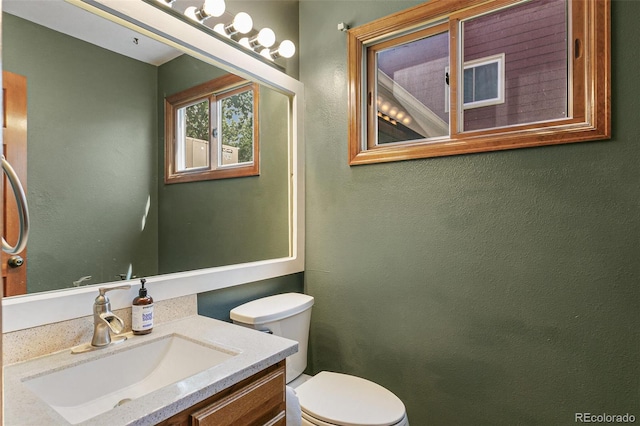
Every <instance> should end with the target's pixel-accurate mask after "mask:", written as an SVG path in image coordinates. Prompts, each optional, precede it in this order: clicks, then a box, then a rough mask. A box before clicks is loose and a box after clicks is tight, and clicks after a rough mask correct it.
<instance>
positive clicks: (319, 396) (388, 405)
mask: <svg viewBox="0 0 640 426" xmlns="http://www.w3.org/2000/svg"><path fill="white" fill-rule="evenodd" d="M295 391H296V394H297V395H298V399H299V401H300V406H301V408H302V418H303V420H306V421H307V424H313V425H318V426H364V425H366V426H400V425H405V424H408V423H407V422H406V413H405V407H404V404H403V403H402V401H400V399H399V398H398V397H397V396H395V395H394V394H393V393H392V392H390V391H389V390H387V389H385V388H383V387H382V386H380V385H378V384H376V383H373V382H370V381H369V380H365V379H362V378H360V377H355V376H349V375H346V374H340V373H332V372H328V371H323V372H321V373H318V374H317V375H315V376H314V377H313V378H311V379H310V380H308V381H306V382H304V383H303V384H301V385H300V386H298V387H297V388H296V389H295ZM303 424H305V423H304V421H303Z"/></svg>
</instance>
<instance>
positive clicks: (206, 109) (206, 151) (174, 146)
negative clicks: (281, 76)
mask: <svg viewBox="0 0 640 426" xmlns="http://www.w3.org/2000/svg"><path fill="white" fill-rule="evenodd" d="M258 102H259V86H258V85H257V84H255V83H250V82H248V81H246V80H244V79H242V78H240V77H238V76H235V75H232V74H228V75H225V76H222V77H219V78H216V79H214V80H211V81H208V82H206V83H203V84H200V85H198V86H195V87H192V88H189V89H187V90H184V91H182V92H179V93H176V94H174V95H171V96H168V97H167V98H166V99H165V151H166V157H165V158H166V159H165V183H178V182H192V181H200V180H210V179H225V178H233V177H241V176H255V175H259V174H260V163H259V159H260V150H259V147H260V143H259V131H258V129H259V128H258Z"/></svg>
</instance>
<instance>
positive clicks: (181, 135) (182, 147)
mask: <svg viewBox="0 0 640 426" xmlns="http://www.w3.org/2000/svg"><path fill="white" fill-rule="evenodd" d="M177 115H178V116H177V118H178V120H177V121H178V123H177V126H176V132H177V135H176V140H177V142H178V143H177V147H176V149H177V151H178V152H177V160H178V161H177V165H178V168H177V169H178V171H184V170H189V169H196V168H201V167H208V166H209V156H210V155H209V128H210V127H209V101H208V100H203V101H201V102H198V103H196V104H193V105H189V106H186V107H183V108H180V109H178V114H177Z"/></svg>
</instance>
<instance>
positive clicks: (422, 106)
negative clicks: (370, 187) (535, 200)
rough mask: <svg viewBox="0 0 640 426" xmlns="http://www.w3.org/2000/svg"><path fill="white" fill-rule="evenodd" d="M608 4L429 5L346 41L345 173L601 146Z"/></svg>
mask: <svg viewBox="0 0 640 426" xmlns="http://www.w3.org/2000/svg"><path fill="white" fill-rule="evenodd" d="M609 24H610V2H609V1H607V0H586V1H571V0H529V1H522V0H490V1H484V0H470V1H466V2H452V1H449V0H433V1H430V2H427V3H424V4H421V5H419V6H416V7H414V8H412V9H408V10H406V11H402V12H399V13H396V14H394V15H390V16H388V17H385V18H382V19H379V20H377V21H374V22H371V23H369V24H365V25H362V26H360V27H357V28H353V29H351V30H349V33H348V55H349V162H350V164H351V165H356V164H367V163H376V162H386V161H398V160H406V159H412V158H426V157H435V156H443V155H453V154H463V153H472V152H482V151H494V150H503V149H511V148H520V147H532V146H540V145H550V144H560V143H568V142H580V141H587V140H598V139H607V138H609V137H610V134H611V117H610V116H611V112H610V109H611V107H610V72H609V70H610V29H609Z"/></svg>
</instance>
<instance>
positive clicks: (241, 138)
mask: <svg viewBox="0 0 640 426" xmlns="http://www.w3.org/2000/svg"><path fill="white" fill-rule="evenodd" d="M220 114H221V120H222V137H221V140H220V141H221V146H220V157H219V158H220V160H219V164H220V165H221V166H224V165H230V164H238V163H249V162H252V161H253V134H254V133H253V91H252V90H247V91H245V92H241V93H237V94H234V95H231V96H228V97H226V98H224V99H222V100H221V101H220Z"/></svg>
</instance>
